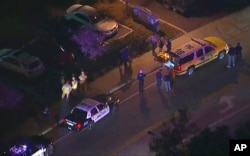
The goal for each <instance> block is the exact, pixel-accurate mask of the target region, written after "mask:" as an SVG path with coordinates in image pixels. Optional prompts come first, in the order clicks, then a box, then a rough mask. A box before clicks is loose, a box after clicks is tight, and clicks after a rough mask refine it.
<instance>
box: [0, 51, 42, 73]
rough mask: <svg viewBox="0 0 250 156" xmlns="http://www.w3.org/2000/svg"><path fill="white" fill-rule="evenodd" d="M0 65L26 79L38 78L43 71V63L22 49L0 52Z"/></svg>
mask: <svg viewBox="0 0 250 156" xmlns="http://www.w3.org/2000/svg"><path fill="white" fill-rule="evenodd" d="M0 65H1V66H3V67H5V68H7V69H10V70H12V71H15V72H18V73H21V74H23V75H25V76H26V77H34V76H38V75H40V74H42V73H43V71H44V64H43V62H42V61H41V60H40V59H39V58H38V57H35V56H32V55H30V54H29V53H27V52H25V51H24V50H22V49H2V50H0Z"/></svg>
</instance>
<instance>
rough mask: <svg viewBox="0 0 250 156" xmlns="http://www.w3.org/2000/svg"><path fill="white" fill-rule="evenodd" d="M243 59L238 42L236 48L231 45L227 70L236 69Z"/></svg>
mask: <svg viewBox="0 0 250 156" xmlns="http://www.w3.org/2000/svg"><path fill="white" fill-rule="evenodd" d="M241 59H242V47H241V45H240V43H239V42H238V43H237V45H236V46H235V47H233V46H232V45H231V44H229V51H228V62H227V68H231V67H234V66H235V65H236V64H239V63H240V62H241Z"/></svg>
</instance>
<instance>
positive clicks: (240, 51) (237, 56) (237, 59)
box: [234, 42, 242, 64]
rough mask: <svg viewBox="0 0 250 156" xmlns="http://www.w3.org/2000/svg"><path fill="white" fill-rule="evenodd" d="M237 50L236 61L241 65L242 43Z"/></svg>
mask: <svg viewBox="0 0 250 156" xmlns="http://www.w3.org/2000/svg"><path fill="white" fill-rule="evenodd" d="M234 49H235V53H236V60H235V63H236V64H239V63H240V62H241V59H242V47H241V45H240V43H239V42H238V43H237V45H236V47H235V48H234Z"/></svg>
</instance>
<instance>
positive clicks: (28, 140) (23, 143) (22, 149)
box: [0, 135, 53, 156]
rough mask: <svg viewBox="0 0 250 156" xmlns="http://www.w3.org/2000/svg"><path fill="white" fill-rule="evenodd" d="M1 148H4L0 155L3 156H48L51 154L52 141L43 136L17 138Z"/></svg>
mask: <svg viewBox="0 0 250 156" xmlns="http://www.w3.org/2000/svg"><path fill="white" fill-rule="evenodd" d="M3 146H6V148H4V149H2V151H1V153H0V155H3V156H50V155H52V154H53V143H52V141H51V140H50V139H49V138H47V137H45V136H43V135H35V136H31V137H23V138H18V139H16V140H15V141H12V143H10V145H6V144H5V145H1V148H3Z"/></svg>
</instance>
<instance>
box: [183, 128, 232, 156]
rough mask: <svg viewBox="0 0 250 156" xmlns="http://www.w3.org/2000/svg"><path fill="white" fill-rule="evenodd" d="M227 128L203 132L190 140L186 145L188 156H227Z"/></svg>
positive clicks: (228, 136)
mask: <svg viewBox="0 0 250 156" xmlns="http://www.w3.org/2000/svg"><path fill="white" fill-rule="evenodd" d="M229 139H230V134H229V128H228V127H227V126H222V127H218V128H216V130H215V131H211V130H210V129H209V128H207V129H205V130H203V131H202V132H201V133H200V134H199V135H197V136H195V137H193V138H192V140H191V142H190V143H189V144H188V145H187V148H188V150H189V152H188V155H192V156H200V155H202V156H214V155H215V156H217V155H219V156H224V155H225V156H227V155H229Z"/></svg>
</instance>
